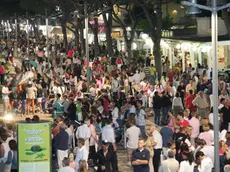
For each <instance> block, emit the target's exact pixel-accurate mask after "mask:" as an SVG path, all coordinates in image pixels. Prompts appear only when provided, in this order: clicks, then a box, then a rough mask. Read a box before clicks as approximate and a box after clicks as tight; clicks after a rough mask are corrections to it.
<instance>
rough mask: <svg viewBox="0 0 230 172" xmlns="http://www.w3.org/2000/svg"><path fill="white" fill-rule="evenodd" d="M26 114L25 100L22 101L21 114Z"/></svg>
mask: <svg viewBox="0 0 230 172" xmlns="http://www.w3.org/2000/svg"><path fill="white" fill-rule="evenodd" d="M25 113H26V100H22V114H23V115H24V114H25Z"/></svg>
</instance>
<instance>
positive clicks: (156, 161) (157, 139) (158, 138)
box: [151, 125, 163, 172]
mask: <svg viewBox="0 0 230 172" xmlns="http://www.w3.org/2000/svg"><path fill="white" fill-rule="evenodd" d="M151 131H152V135H153V139H154V141H155V142H156V145H155V146H154V147H153V150H154V157H153V167H154V172H158V169H159V166H160V157H161V152H162V148H163V140H162V136H161V134H160V132H159V131H158V130H157V129H156V127H155V126H154V125H153V126H151Z"/></svg>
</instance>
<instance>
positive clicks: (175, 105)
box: [172, 93, 184, 115]
mask: <svg viewBox="0 0 230 172" xmlns="http://www.w3.org/2000/svg"><path fill="white" fill-rule="evenodd" d="M172 109H173V114H174V115H177V114H178V113H179V112H182V111H183V110H184V106H183V104H182V100H181V97H180V96H179V93H176V96H175V97H174V98H173V102H172Z"/></svg>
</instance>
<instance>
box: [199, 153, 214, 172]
mask: <svg viewBox="0 0 230 172" xmlns="http://www.w3.org/2000/svg"><path fill="white" fill-rule="evenodd" d="M212 168H213V162H212V160H211V159H210V158H209V157H205V158H204V159H203V160H202V161H201V168H199V172H212Z"/></svg>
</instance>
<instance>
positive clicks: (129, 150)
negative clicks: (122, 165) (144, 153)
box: [127, 148, 135, 155]
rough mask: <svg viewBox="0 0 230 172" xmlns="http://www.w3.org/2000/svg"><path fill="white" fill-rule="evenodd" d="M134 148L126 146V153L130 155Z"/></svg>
mask: <svg viewBox="0 0 230 172" xmlns="http://www.w3.org/2000/svg"><path fill="white" fill-rule="evenodd" d="M134 150H135V149H131V148H127V153H128V154H129V155H132V153H133V151H134Z"/></svg>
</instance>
